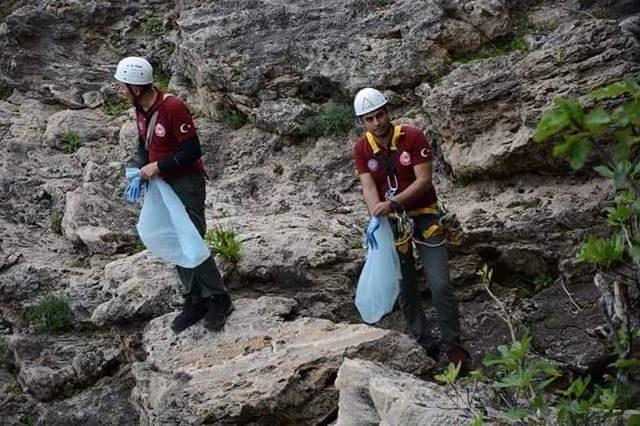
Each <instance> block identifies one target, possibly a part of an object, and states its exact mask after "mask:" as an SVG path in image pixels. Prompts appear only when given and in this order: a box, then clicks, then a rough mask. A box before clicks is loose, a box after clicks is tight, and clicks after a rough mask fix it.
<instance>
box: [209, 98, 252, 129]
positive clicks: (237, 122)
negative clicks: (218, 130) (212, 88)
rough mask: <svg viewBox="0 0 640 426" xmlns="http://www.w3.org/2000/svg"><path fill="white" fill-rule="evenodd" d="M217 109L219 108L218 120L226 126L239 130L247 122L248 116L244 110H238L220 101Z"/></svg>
mask: <svg viewBox="0 0 640 426" xmlns="http://www.w3.org/2000/svg"><path fill="white" fill-rule="evenodd" d="M216 109H217V110H218V121H220V124H222V125H223V126H224V127H227V128H230V129H233V130H238V129H239V128H241V127H242V126H244V125H245V124H247V116H246V115H245V114H244V113H243V112H242V111H238V110H237V109H234V108H232V107H230V106H229V105H227V104H225V103H223V102H220V103H218V105H217V106H216Z"/></svg>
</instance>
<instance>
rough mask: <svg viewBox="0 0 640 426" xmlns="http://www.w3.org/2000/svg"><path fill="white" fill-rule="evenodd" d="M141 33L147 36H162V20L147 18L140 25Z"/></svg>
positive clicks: (153, 17)
mask: <svg viewBox="0 0 640 426" xmlns="http://www.w3.org/2000/svg"><path fill="white" fill-rule="evenodd" d="M142 32H143V33H145V34H147V35H155V36H159V35H162V34H164V28H163V26H162V20H160V18H158V17H155V16H152V17H150V18H147V19H146V20H145V21H144V22H143V23H142Z"/></svg>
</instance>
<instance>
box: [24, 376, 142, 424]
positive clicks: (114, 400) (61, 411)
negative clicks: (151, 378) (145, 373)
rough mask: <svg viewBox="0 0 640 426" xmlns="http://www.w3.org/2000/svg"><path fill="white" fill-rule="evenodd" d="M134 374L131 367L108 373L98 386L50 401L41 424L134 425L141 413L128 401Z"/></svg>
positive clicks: (42, 415) (41, 416)
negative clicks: (108, 375)
mask: <svg viewBox="0 0 640 426" xmlns="http://www.w3.org/2000/svg"><path fill="white" fill-rule="evenodd" d="M133 385H134V381H133V377H132V376H131V373H130V371H129V369H128V368H125V369H123V370H122V371H119V372H118V373H117V374H116V375H114V376H113V377H105V378H103V379H100V380H99V381H98V382H96V384H95V386H93V387H91V388H90V389H87V390H85V391H83V392H81V393H79V394H77V395H73V396H72V397H70V398H68V399H65V400H63V401H57V402H55V403H53V404H50V405H49V406H47V407H46V409H44V410H43V412H42V414H41V415H40V418H39V419H38V423H37V424H38V425H43V426H44V425H47V426H68V425H71V424H77V425H96V426H131V425H136V424H139V423H138V413H137V412H136V411H135V409H134V408H133V406H132V405H131V403H130V402H129V399H128V398H129V395H130V393H131V389H132V388H133Z"/></svg>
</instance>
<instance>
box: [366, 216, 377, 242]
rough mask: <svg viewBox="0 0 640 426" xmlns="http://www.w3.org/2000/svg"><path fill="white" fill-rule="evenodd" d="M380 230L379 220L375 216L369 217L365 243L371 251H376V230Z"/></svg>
mask: <svg viewBox="0 0 640 426" xmlns="http://www.w3.org/2000/svg"><path fill="white" fill-rule="evenodd" d="M378 228H380V219H378V217H377V216H371V220H369V226H367V234H366V236H365V241H366V244H367V247H369V248H370V249H373V250H377V249H378V242H377V241H376V235H375V233H376V230H377V229H378Z"/></svg>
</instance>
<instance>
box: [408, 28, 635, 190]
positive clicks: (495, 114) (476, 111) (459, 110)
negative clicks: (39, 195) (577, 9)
mask: <svg viewBox="0 0 640 426" xmlns="http://www.w3.org/2000/svg"><path fill="white" fill-rule="evenodd" d="M639 58H640V45H639V43H638V41H637V40H636V39H634V38H633V37H632V36H630V35H629V34H628V33H625V32H624V31H622V30H621V29H620V27H619V26H618V25H617V24H616V23H615V22H612V21H607V20H588V21H584V20H582V21H574V22H571V23H567V24H564V25H561V26H560V27H559V28H558V29H557V30H555V31H554V32H553V33H551V34H550V35H549V36H548V39H546V41H545V42H544V43H543V44H542V45H541V46H540V47H539V48H538V49H535V50H533V51H531V52H530V53H512V54H510V55H506V56H500V57H496V58H491V59H486V60H478V61H472V62H469V63H467V64H464V65H461V66H460V67H458V68H456V69H455V70H454V71H452V72H451V73H449V74H448V75H447V76H445V77H444V78H443V79H442V80H441V81H440V82H439V83H438V84H437V85H436V86H434V87H433V88H431V87H430V86H429V85H428V84H426V85H423V86H422V87H421V88H420V89H419V90H418V94H419V95H420V96H421V97H422V98H423V107H424V108H425V109H426V110H427V111H428V113H429V115H430V116H431V118H432V120H433V123H434V125H435V127H436V128H437V129H438V131H439V133H440V135H441V137H442V146H441V147H440V149H441V151H442V154H443V160H444V161H445V162H446V163H447V164H448V165H449V166H450V167H451V170H452V172H453V174H454V175H455V176H456V177H458V178H461V179H464V180H466V181H468V180H470V179H490V178H495V177H502V176H509V175H513V174H515V173H521V172H524V171H530V172H537V171H540V170H541V169H542V170H546V171H549V170H551V171H554V170H558V169H559V164H558V162H557V161H554V160H553V159H552V158H551V156H550V154H549V149H548V148H547V147H540V146H536V144H535V143H534V142H533V140H532V138H531V136H532V135H533V131H534V129H535V126H536V124H537V121H538V120H539V118H540V114H541V112H542V111H543V110H544V109H546V108H549V107H550V104H551V101H552V100H553V98H554V97H557V96H562V95H574V96H579V95H584V94H586V93H588V92H590V91H591V90H593V89H595V88H596V87H598V86H601V85H604V84H606V83H608V82H611V81H615V80H620V79H623V78H624V77H626V76H627V75H628V74H630V73H632V72H633V71H637V70H638V59H639Z"/></svg>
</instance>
